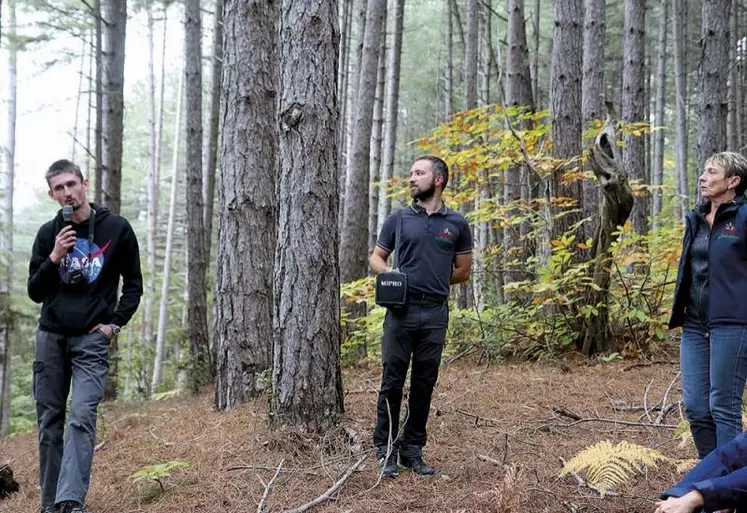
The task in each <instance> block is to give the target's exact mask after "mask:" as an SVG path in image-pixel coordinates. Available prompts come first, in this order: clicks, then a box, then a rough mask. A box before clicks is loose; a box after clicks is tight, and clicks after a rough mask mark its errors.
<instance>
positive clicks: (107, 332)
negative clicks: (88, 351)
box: [89, 324, 114, 340]
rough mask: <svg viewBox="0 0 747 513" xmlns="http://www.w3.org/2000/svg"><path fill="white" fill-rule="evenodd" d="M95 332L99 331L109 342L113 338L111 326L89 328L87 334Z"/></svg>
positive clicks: (99, 325)
mask: <svg viewBox="0 0 747 513" xmlns="http://www.w3.org/2000/svg"><path fill="white" fill-rule="evenodd" d="M95 331H100V332H101V333H103V334H104V336H105V337H106V338H108V339H109V340H111V339H113V338H114V326H113V325H111V324H97V325H96V326H94V327H93V328H91V331H89V333H93V332H95Z"/></svg>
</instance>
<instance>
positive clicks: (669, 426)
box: [556, 417, 677, 429]
mask: <svg viewBox="0 0 747 513" xmlns="http://www.w3.org/2000/svg"><path fill="white" fill-rule="evenodd" d="M584 422H602V423H605V424H620V425H622V426H639V427H649V428H665V429H676V428H677V426H676V425H675V424H653V423H651V424H649V423H648V422H632V421H629V420H618V419H603V418H599V417H590V418H586V419H578V420H576V421H574V422H571V423H570V424H559V425H556V427H564V428H567V427H573V426H575V425H576V424H582V423H584Z"/></svg>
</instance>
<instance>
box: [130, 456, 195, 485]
mask: <svg viewBox="0 0 747 513" xmlns="http://www.w3.org/2000/svg"><path fill="white" fill-rule="evenodd" d="M187 467H189V463H187V462H186V461H178V460H175V461H167V462H166V463H159V464H158V465H150V466H147V467H143V468H141V469H140V470H138V471H137V472H135V473H134V474H132V475H131V476H130V478H131V479H132V482H133V483H137V482H138V481H143V480H145V479H149V480H153V481H155V482H156V483H158V486H160V487H161V493H164V492H165V491H166V489H165V488H164V486H163V480H164V479H166V478H167V477H169V476H171V471H172V470H176V469H180V468H187Z"/></svg>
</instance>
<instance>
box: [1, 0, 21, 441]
mask: <svg viewBox="0 0 747 513" xmlns="http://www.w3.org/2000/svg"><path fill="white" fill-rule="evenodd" d="M7 27H8V28H7V36H6V41H7V42H8V93H9V94H8V118H7V121H8V131H7V143H6V145H5V148H4V152H3V153H4V157H5V159H4V160H5V162H4V165H5V166H4V167H5V169H4V170H3V176H2V181H0V437H3V436H5V435H7V434H8V431H9V429H10V416H11V413H12V412H11V411H10V346H11V340H12V332H13V312H12V310H11V307H10V304H11V302H10V297H11V291H12V287H13V272H12V271H13V268H12V262H13V258H12V255H13V194H14V189H15V187H14V182H15V167H16V157H15V153H16V114H17V105H18V98H17V92H18V41H17V38H16V0H9V1H8V24H7Z"/></svg>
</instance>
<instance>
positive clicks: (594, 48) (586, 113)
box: [581, 0, 607, 240]
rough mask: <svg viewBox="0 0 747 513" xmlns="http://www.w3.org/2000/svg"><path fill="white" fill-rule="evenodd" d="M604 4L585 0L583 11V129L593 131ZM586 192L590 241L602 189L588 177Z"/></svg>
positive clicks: (599, 103) (600, 89)
mask: <svg viewBox="0 0 747 513" xmlns="http://www.w3.org/2000/svg"><path fill="white" fill-rule="evenodd" d="M605 3H606V2H605V0H586V9H585V10H584V56H583V69H584V75H583V87H582V93H581V116H582V119H583V127H584V130H588V129H590V128H591V127H592V126H593V125H594V121H595V120H597V119H601V118H602V116H603V114H602V110H603V108H604V102H603V100H602V94H603V93H604V44H605V34H606V30H607V27H606V21H605V20H606V9H605ZM587 142H588V143H591V141H587ZM587 142H585V143H584V146H586V143H587ZM587 169H588V168H587ZM583 192H584V196H583V197H584V217H585V218H589V219H590V220H589V221H588V222H587V223H586V224H584V230H583V240H587V239H589V238H591V237H593V235H594V233H596V230H597V227H598V226H599V187H598V184H597V182H596V180H594V179H591V178H585V179H584V182H583Z"/></svg>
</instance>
